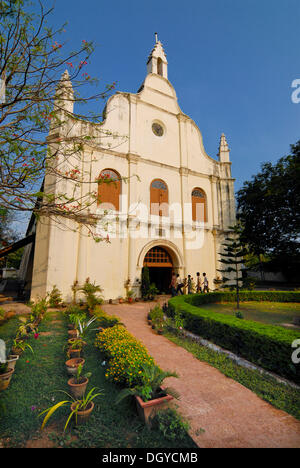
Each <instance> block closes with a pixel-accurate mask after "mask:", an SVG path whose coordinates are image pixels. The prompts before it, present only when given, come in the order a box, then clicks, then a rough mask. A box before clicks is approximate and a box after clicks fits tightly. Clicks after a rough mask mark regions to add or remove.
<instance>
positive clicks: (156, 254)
mask: <svg viewBox="0 0 300 468" xmlns="http://www.w3.org/2000/svg"><path fill="white" fill-rule="evenodd" d="M144 266H148V267H173V262H172V259H171V257H170V255H169V254H168V252H167V251H166V250H165V249H163V248H162V247H152V249H150V250H149V251H148V252H147V254H146V256H145V259H144Z"/></svg>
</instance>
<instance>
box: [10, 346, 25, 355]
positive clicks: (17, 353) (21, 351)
mask: <svg viewBox="0 0 300 468" xmlns="http://www.w3.org/2000/svg"><path fill="white" fill-rule="evenodd" d="M11 350H12V352H13V354H14V355H15V354H16V355H17V356H21V354H23V349H21V348H17V347H16V346H13V347H12V348H11Z"/></svg>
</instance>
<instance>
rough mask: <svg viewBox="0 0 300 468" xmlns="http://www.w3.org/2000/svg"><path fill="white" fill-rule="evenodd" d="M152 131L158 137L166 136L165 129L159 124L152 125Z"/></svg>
mask: <svg viewBox="0 0 300 468" xmlns="http://www.w3.org/2000/svg"><path fill="white" fill-rule="evenodd" d="M152 131H153V133H154V135H156V136H163V134H164V129H163V128H162V126H161V125H160V124H159V123H156V122H155V123H154V124H152Z"/></svg>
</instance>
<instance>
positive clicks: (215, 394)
mask: <svg viewBox="0 0 300 468" xmlns="http://www.w3.org/2000/svg"><path fill="white" fill-rule="evenodd" d="M153 305H154V304H153V303H142V302H138V303H134V304H131V305H129V304H120V305H108V304H107V305H104V306H103V309H104V310H105V311H106V312H107V313H110V314H115V315H117V316H119V317H120V319H121V320H122V322H123V323H124V324H125V325H126V327H127V329H128V330H129V331H130V332H131V333H132V334H133V335H134V336H135V337H136V338H138V339H139V340H141V341H142V342H143V343H144V344H145V346H146V347H147V349H148V350H149V353H150V354H151V355H152V356H153V357H154V359H155V361H156V362H157V364H159V365H160V367H162V368H163V369H165V370H172V371H176V372H177V373H178V374H179V376H180V378H179V379H174V378H170V379H168V384H169V385H170V386H173V387H174V388H176V390H178V391H179V392H180V395H181V399H180V400H179V401H178V402H177V403H178V406H179V408H178V409H179V411H180V412H181V413H182V414H183V415H184V416H185V417H187V418H188V419H189V420H190V423H191V431H190V434H191V436H192V437H193V439H194V441H195V442H196V443H197V444H198V446H199V447H203V448H211V447H213V448H217V447H222V448H229V447H230V448H232V447H236V448H238V447H249V448H251V447H257V448H276V447H277V448H287V447H290V448H292V447H294V448H300V422H299V421H297V420H296V419H295V418H293V417H292V416H290V415H288V414H287V413H285V412H284V411H281V410H278V409H276V408H274V407H272V406H271V405H270V404H269V403H267V402H265V401H263V400H261V399H260V398H259V397H258V396H257V395H255V394H254V393H252V392H251V391H250V390H248V389H247V388H246V387H243V386H242V385H240V384H239V383H238V382H235V381H234V380H232V379H230V378H227V377H225V376H224V375H223V374H221V372H219V371H218V370H217V369H215V368H214V367H211V366H210V365H209V364H207V363H205V362H201V361H199V360H198V359H196V358H195V357H194V356H193V355H192V354H191V353H189V352H188V351H186V350H185V349H183V348H181V347H180V346H177V345H175V344H174V343H172V342H171V341H169V340H168V339H167V338H165V337H164V336H161V335H157V334H156V333H155V332H154V331H153V330H152V328H151V327H149V326H148V324H147V320H146V316H147V313H148V311H149V309H150V308H151V307H153ZM200 428H202V429H204V430H205V433H199V429H200Z"/></svg>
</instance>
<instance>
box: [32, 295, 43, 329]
mask: <svg viewBox="0 0 300 468" xmlns="http://www.w3.org/2000/svg"><path fill="white" fill-rule="evenodd" d="M28 306H29V307H30V308H31V320H32V321H33V323H34V325H35V326H38V324H39V323H40V322H41V321H42V319H43V317H44V315H45V313H46V312H47V298H46V297H45V298H42V299H39V300H37V301H36V302H34V301H30V302H28Z"/></svg>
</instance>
